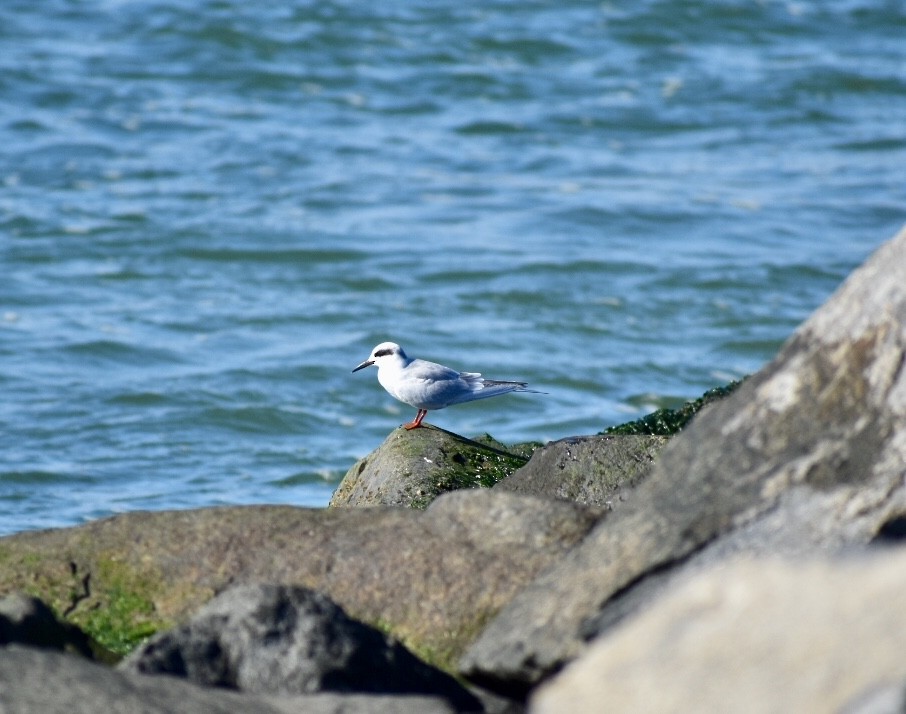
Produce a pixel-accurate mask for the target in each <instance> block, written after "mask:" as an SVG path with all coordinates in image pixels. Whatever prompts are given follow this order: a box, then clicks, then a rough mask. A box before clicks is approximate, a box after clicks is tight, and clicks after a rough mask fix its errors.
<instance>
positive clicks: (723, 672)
mask: <svg viewBox="0 0 906 714" xmlns="http://www.w3.org/2000/svg"><path fill="white" fill-rule="evenodd" d="M904 591H906V551H904V549H902V548H898V549H896V550H895V551H892V552H888V553H885V554H883V555H880V556H876V557H873V558H869V557H862V558H858V559H856V558H850V559H848V560H844V561H842V562H831V561H827V562H817V561H804V562H797V561H795V560H793V561H790V562H781V561H780V560H778V559H759V560H747V559H743V560H742V561H741V562H735V563H733V564H732V565H728V566H727V565H724V566H718V567H713V568H710V569H708V570H707V571H706V572H704V573H699V574H698V575H697V576H695V577H693V578H691V579H690V578H684V579H683V582H682V583H677V587H676V588H675V589H673V590H672V591H671V592H670V593H668V594H667V595H665V596H664V597H663V598H661V599H659V600H658V601H657V602H655V603H654V604H653V605H652V607H651V608H650V609H648V610H646V611H645V612H644V613H642V614H640V615H639V616H638V617H635V618H632V619H631V620H627V621H626V622H624V623H623V624H622V625H620V626H619V627H617V628H615V629H614V630H613V631H612V632H611V633H609V634H608V635H606V636H604V637H601V638H600V639H598V640H596V641H595V643H594V644H593V645H592V646H591V647H590V648H589V650H588V651H587V652H586V653H585V654H584V655H583V656H582V657H580V658H579V659H578V660H576V661H575V662H573V663H572V664H571V665H569V666H568V667H567V668H566V669H565V670H564V671H563V672H561V673H560V674H559V675H558V676H556V677H555V678H554V679H552V680H551V681H550V682H549V683H548V684H545V685H544V686H542V687H541V688H540V689H539V690H538V691H537V693H536V694H535V695H534V696H533V697H532V701H531V707H530V711H531V712H533V714H561V712H570V713H571V714H592V713H593V712H594V713H597V712H600V711H602V710H603V709H606V711H608V712H648V713H650V714H657V713H658V712H664V713H665V714H666V713H667V712H704V713H707V712H714V713H715V714H717V713H722V712H727V711H733V712H747V713H750V714H760V713H762V712H763V713H764V714H768V713H771V712H840V711H848V712H855V711H859V712H865V714H867V713H868V712H875V714H880V713H881V712H888V713H889V714H893V712H902V711H903V709H902V705H903V702H904V698H903V691H904V690H903V684H904V682H906V658H904V657H903V645H904V642H906V636H904V632H906V628H904V625H906V615H904V612H903V592H904ZM892 683H896V687H895V688H894V689H893V691H891V688H890V685H891V684H892ZM605 705H606V706H605ZM879 706H881V707H885V708H881V709H879V708H878V707H879ZM893 707H896V708H893Z"/></svg>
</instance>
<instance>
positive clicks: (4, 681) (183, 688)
mask: <svg viewBox="0 0 906 714" xmlns="http://www.w3.org/2000/svg"><path fill="white" fill-rule="evenodd" d="M455 711H456V710H455V709H454V708H453V707H451V706H450V704H449V703H448V702H446V701H445V700H443V699H439V698H436V697H425V696H394V695H384V696H371V695H361V694H358V695H356V694H333V693H330V694H311V695H306V696H264V695H250V694H242V693H240V692H234V691H230V690H228V689H220V688H205V687H199V686H197V685H195V684H192V683H191V682H187V681H185V680H182V679H179V678H176V677H166V676H158V677H149V676H145V675H139V674H133V673H130V672H121V671H118V670H113V669H110V668H108V667H104V666H101V665H98V664H94V663H92V662H89V661H88V660H85V659H82V658H79V657H74V656H71V655H65V654H60V653H57V652H52V651H49V650H37V649H31V648H28V647H19V646H15V645H14V646H11V647H0V712H3V714H37V713H40V714H98V712H105V714H107V713H109V714H173V713H174V712H181V713H186V714H236V713H237V712H255V714H299V712H305V714H452V713H453V712H455Z"/></svg>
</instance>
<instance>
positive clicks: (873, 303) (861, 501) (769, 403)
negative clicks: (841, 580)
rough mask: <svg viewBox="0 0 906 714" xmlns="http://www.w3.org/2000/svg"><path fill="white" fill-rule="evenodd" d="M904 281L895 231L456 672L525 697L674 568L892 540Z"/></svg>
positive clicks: (905, 494) (902, 447)
mask: <svg viewBox="0 0 906 714" xmlns="http://www.w3.org/2000/svg"><path fill="white" fill-rule="evenodd" d="M904 266H906V231H903V232H901V233H900V234H899V235H898V236H897V237H896V238H895V239H894V240H892V241H891V242H890V243H888V244H886V245H884V246H883V247H882V248H881V249H879V250H878V251H877V252H876V253H875V255H873V256H872V257H871V258H870V259H869V261H868V262H867V263H866V264H865V265H864V266H862V267H861V268H860V269H859V270H857V271H856V272H855V273H854V274H853V275H852V276H850V278H849V279H848V280H847V281H846V282H845V283H844V285H843V286H842V287H841V288H840V289H839V290H838V291H837V292H836V293H835V295H834V296H833V297H832V298H831V299H830V300H829V301H828V302H827V303H826V304H825V305H824V306H823V307H822V308H820V309H819V310H818V311H817V312H816V313H815V314H814V315H812V317H811V318H810V319H809V320H807V321H806V322H805V323H804V324H803V325H802V326H801V327H800V328H799V330H797V331H796V333H795V334H794V335H793V337H792V338H791V339H790V340H789V341H788V342H787V343H786V345H785V346H784V348H783V349H782V351H781V352H780V354H779V355H778V357H777V358H776V359H775V360H774V361H773V362H772V363H770V364H769V365H768V366H767V367H765V368H764V369H763V370H762V371H761V372H759V373H758V374H757V375H755V376H753V377H751V378H750V379H749V380H747V381H746V382H745V383H744V384H743V385H742V386H740V387H739V388H738V389H737V390H736V391H735V392H734V393H733V394H732V395H731V396H730V397H728V398H727V399H725V400H723V401H721V402H718V403H716V404H714V405H712V406H710V407H709V408H708V409H706V410H704V411H703V412H702V413H701V414H699V415H698V416H697V417H696V418H695V420H693V422H692V423H691V424H690V425H689V427H687V429H686V430H685V431H683V432H682V433H681V434H680V435H678V436H677V437H675V438H674V439H673V440H672V441H671V443H670V444H669V445H668V446H667V447H666V448H665V449H664V450H663V451H662V452H661V454H660V456H659V458H658V461H657V463H656V464H655V466H654V469H653V470H652V472H651V474H650V475H649V476H648V477H647V478H646V479H645V480H644V481H643V483H641V484H640V485H639V486H638V487H637V488H636V489H635V490H634V491H633V494H632V499H631V500H630V501H629V502H628V503H626V504H624V505H623V506H622V507H621V508H619V509H617V510H616V511H614V512H613V513H612V514H611V515H610V516H608V518H606V519H605V520H603V521H602V522H601V523H600V524H599V525H598V526H597V527H596V528H595V529H594V530H593V531H592V532H591V533H590V534H589V536H588V537H587V538H586V539H585V540H584V542H583V543H582V544H581V545H580V546H578V547H577V548H575V549H573V550H572V551H571V552H570V553H569V554H568V555H567V556H566V558H564V559H563V560H562V561H560V562H558V563H557V564H556V565H555V566H554V567H552V568H550V569H549V570H547V571H546V572H545V573H544V574H543V575H541V576H540V577H539V578H538V579H537V580H536V581H534V582H533V583H532V585H531V586H530V587H528V588H526V589H525V590H524V591H523V592H521V593H520V594H519V595H518V596H517V597H516V598H514V599H513V600H512V601H511V602H510V603H509V604H508V605H507V606H506V607H505V608H504V609H503V611H502V612H501V613H500V615H499V616H498V617H497V618H496V619H495V620H493V621H492V622H491V623H490V624H489V626H488V627H487V628H486V629H485V630H484V632H483V633H482V635H481V637H480V638H479V639H478V640H477V641H476V643H475V644H474V645H472V646H471V647H470V648H469V650H468V652H467V653H466V655H465V656H464V657H463V659H462V660H461V668H462V672H463V673H465V674H466V675H467V676H469V677H471V678H473V679H474V680H476V681H480V682H482V683H484V684H485V685H487V686H490V687H493V688H496V689H497V690H498V691H507V692H510V693H519V692H520V691H521V692H523V693H524V692H525V691H527V689H528V688H530V687H531V686H532V685H533V684H535V683H536V682H538V681H540V680H541V679H542V678H543V677H545V676H547V675H549V674H551V673H553V672H555V671H556V670H557V669H558V668H560V667H561V666H562V665H563V664H565V663H566V662H568V661H570V660H571V659H573V658H575V657H576V656H577V655H578V654H580V653H581V652H582V650H583V648H584V646H585V640H586V639H587V638H589V637H592V636H594V635H595V634H596V633H598V632H601V631H603V630H604V629H606V628H607V627H609V626H610V625H612V624H613V623H615V622H618V621H619V620H620V619H621V618H622V617H624V616H625V615H626V614H627V613H632V612H634V611H636V610H637V609H638V607H639V606H640V605H641V604H643V603H645V602H648V601H650V599H651V597H653V596H654V595H655V594H657V593H658V592H660V591H662V590H663V588H664V587H665V586H666V584H667V583H669V581H670V580H671V578H672V577H673V576H674V575H675V573H676V572H679V571H680V570H681V569H689V568H694V567H704V566H705V565H707V564H708V563H710V562H713V561H716V560H720V559H723V558H726V557H727V556H728V555H730V554H733V553H736V552H740V551H742V552H749V553H788V554H796V553H802V552H806V551H816V550H817V551H826V552H829V551H834V550H838V549H840V548H843V547H846V546H852V545H856V544H865V543H868V542H869V541H871V540H872V539H873V538H875V536H876V534H878V533H880V532H884V531H890V530H892V529H893V530H895V529H894V528H893V527H892V525H891V524H896V523H898V522H902V519H903V518H904V517H906V516H904V514H906V488H904V463H906V370H904V368H903V367H904V354H906V279H904Z"/></svg>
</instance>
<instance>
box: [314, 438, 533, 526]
mask: <svg viewBox="0 0 906 714" xmlns="http://www.w3.org/2000/svg"><path fill="white" fill-rule="evenodd" d="M502 447H503V445H502V444H499V442H489V441H485V443H481V442H478V441H473V440H471V439H466V438H465V437H462V436H459V435H457V434H453V433H452V432H449V431H444V430H443V429H439V428H438V427H435V426H425V427H422V428H421V429H413V430H411V431H406V430H405V429H403V428H402V427H400V428H398V429H396V430H395V431H393V432H392V433H391V434H390V436H388V437H387V439H386V440H385V441H384V443H383V444H381V445H380V446H379V447H378V448H377V449H375V450H374V451H373V452H371V453H370V454H369V455H368V456H366V457H365V458H363V459H361V460H359V461H358V462H356V464H355V465H354V466H353V467H352V468H351V469H349V471H348V472H347V473H346V476H344V477H343V480H342V481H341V482H340V485H339V486H338V487H337V490H336V491H334V494H333V496H332V497H331V499H330V506H331V507H336V506H379V505H383V506H409V507H410V508H425V507H426V506H427V505H428V504H429V503H431V501H433V500H434V499H435V498H437V497H438V496H439V495H440V494H442V493H446V492H447V491H455V490H458V489H462V488H479V487H484V488H488V487H490V486H493V485H494V484H495V483H497V482H498V481H499V480H500V479H502V478H504V477H505V476H507V475H509V474H511V473H512V472H513V471H515V470H516V469H517V468H519V467H520V466H522V465H523V464H525V462H526V460H527V459H526V457H525V456H523V455H521V454H520V453H514V452H510V451H506V450H505V449H504V448H502Z"/></svg>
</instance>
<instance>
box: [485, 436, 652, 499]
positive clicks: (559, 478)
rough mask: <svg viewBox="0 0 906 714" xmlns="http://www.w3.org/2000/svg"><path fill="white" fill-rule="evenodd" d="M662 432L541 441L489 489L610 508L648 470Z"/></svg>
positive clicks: (623, 496) (623, 497)
mask: <svg viewBox="0 0 906 714" xmlns="http://www.w3.org/2000/svg"><path fill="white" fill-rule="evenodd" d="M667 441H668V438H667V437H666V436H641V435H632V436H622V435H620V436H607V435H598V436H574V437H570V438H568V439H560V440H559V441H553V442H551V443H549V444H545V445H544V446H542V447H540V448H539V449H537V450H536V451H535V453H534V454H532V458H531V459H530V460H529V462H528V463H527V464H526V465H525V466H523V467H522V468H520V469H518V470H516V471H515V472H514V473H513V474H512V475H511V476H508V477H507V478H505V479H503V480H502V481H501V482H500V483H498V484H497V485H496V486H495V487H494V488H495V489H497V490H500V491H510V492H512V493H522V494H525V495H533V496H543V497H545V498H559V499H564V500H568V501H577V502H579V503H584V504H586V505H589V506H595V507H598V508H602V509H606V510H613V509H614V508H616V507H618V506H619V504H620V503H621V502H622V501H623V500H624V499H626V498H627V497H628V492H629V491H630V490H631V489H632V488H634V487H635V486H637V485H638V484H639V483H640V482H641V481H642V480H643V479H644V478H645V476H646V475H647V474H648V472H649V471H650V470H651V467H652V465H653V464H654V459H655V457H656V456H657V454H658V452H659V451H660V450H661V449H662V448H664V446H665V445H666V444H667Z"/></svg>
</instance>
